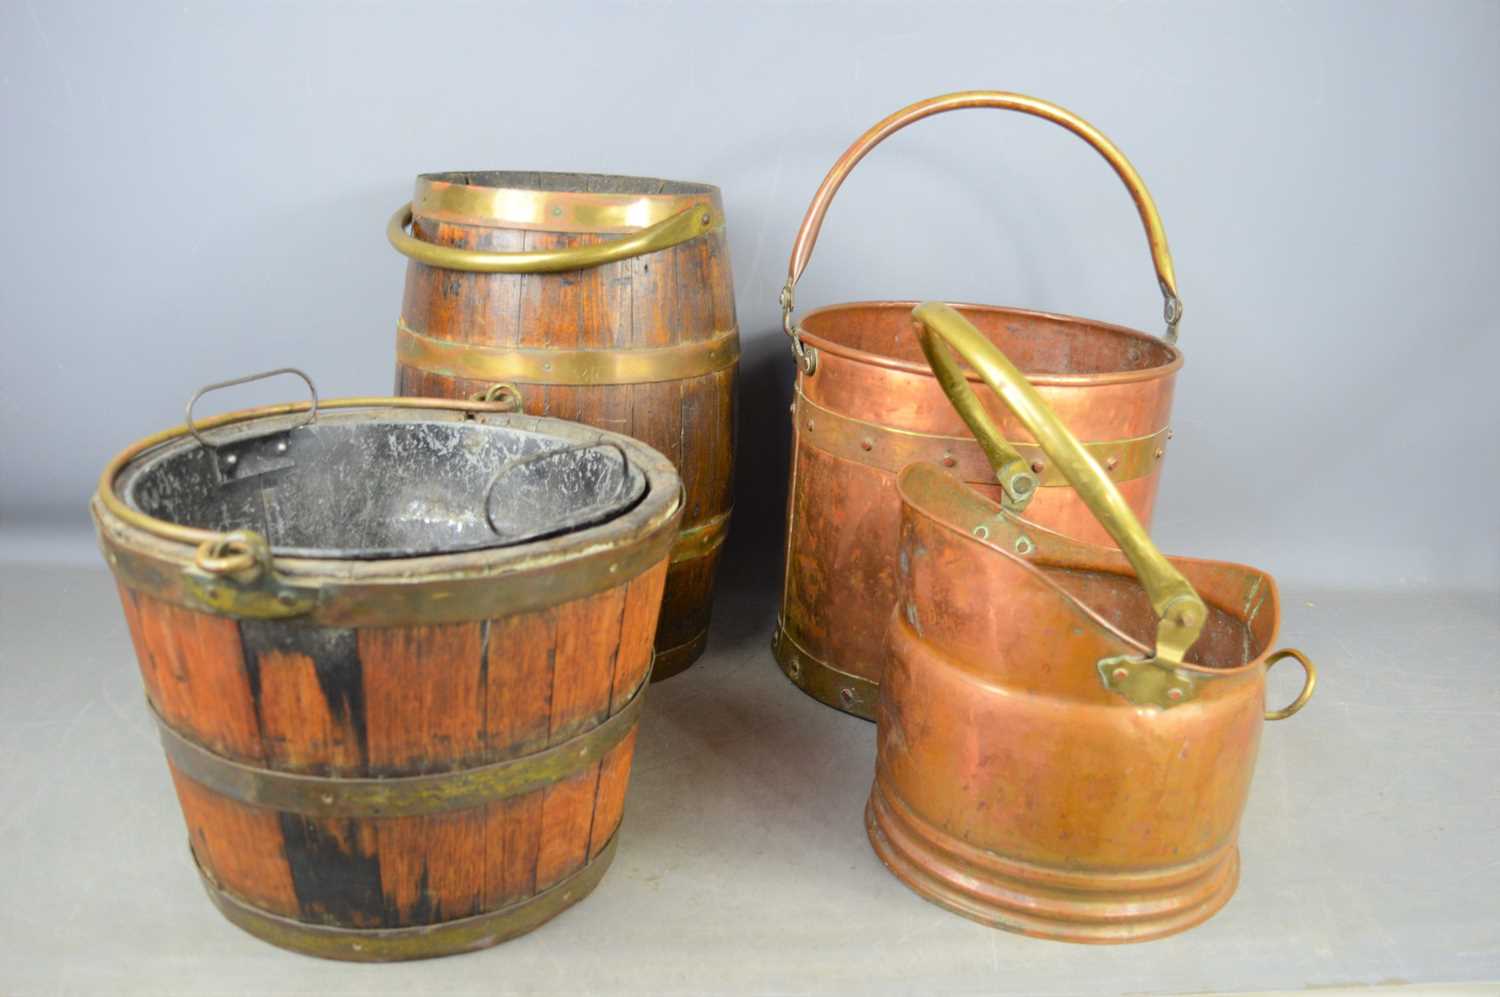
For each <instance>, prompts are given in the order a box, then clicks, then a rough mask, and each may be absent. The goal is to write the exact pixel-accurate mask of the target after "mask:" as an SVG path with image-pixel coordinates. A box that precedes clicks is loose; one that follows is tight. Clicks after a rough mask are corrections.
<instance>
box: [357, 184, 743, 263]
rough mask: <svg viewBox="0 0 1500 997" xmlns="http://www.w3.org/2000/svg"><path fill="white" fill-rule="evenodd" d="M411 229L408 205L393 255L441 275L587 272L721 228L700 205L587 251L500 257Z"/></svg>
mask: <svg viewBox="0 0 1500 997" xmlns="http://www.w3.org/2000/svg"><path fill="white" fill-rule="evenodd" d="M411 223H412V207H411V204H410V202H408V203H407V204H405V205H404V206H402V207H401V208H398V209H397V210H396V213H395V214H394V215H392V216H391V221H390V224H389V225H387V226H386V230H385V236H386V238H387V239H389V240H390V242H391V245H392V246H394V247H395V248H396V251H397V252H399V253H402V254H403V255H405V256H409V257H411V258H412V259H414V260H416V261H417V262H418V263H425V264H426V265H427V266H430V267H439V268H441V269H443V270H467V271H469V272H472V273H565V272H567V271H570V270H588V269H591V268H593V267H597V266H602V265H604V264H605V263H614V262H617V261H619V260H628V259H630V258H631V257H632V256H644V255H645V254H647V253H655V252H657V251H659V250H663V249H670V248H671V247H673V246H676V245H678V244H679V243H683V242H687V241H688V240H689V239H696V238H698V236H700V235H703V234H704V233H706V232H710V231H712V230H713V229H714V228H715V227H717V226H718V225H719V224H721V223H722V219H721V218H720V216H719V212H718V211H717V210H716V209H715V208H714V206H713V205H712V204H711V203H709V202H707V201H704V202H702V203H697V204H690V205H688V206H687V207H686V208H684V209H682V210H681V211H679V212H677V214H675V215H672V216H671V217H670V218H664V219H662V220H661V221H659V222H657V223H656V224H655V225H649V226H647V227H646V228H643V229H641V230H639V231H637V232H632V233H631V234H630V235H627V236H625V237H624V238H623V239H610V240H608V241H606V242H600V243H595V244H594V245H591V246H573V247H571V248H568V249H538V250H529V251H526V252H514V253H499V252H492V251H490V250H487V249H460V248H459V247H457V246H441V245H438V244H437V243H435V242H427V241H425V240H422V239H418V238H417V237H416V236H415V235H412V234H411V233H410V232H408V231H407V228H408V226H410V225H411Z"/></svg>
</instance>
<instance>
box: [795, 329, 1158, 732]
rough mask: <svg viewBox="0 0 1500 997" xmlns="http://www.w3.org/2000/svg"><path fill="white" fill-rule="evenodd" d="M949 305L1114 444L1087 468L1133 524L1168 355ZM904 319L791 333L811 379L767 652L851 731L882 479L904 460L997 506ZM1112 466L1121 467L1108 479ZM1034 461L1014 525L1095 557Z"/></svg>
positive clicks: (870, 684)
mask: <svg viewBox="0 0 1500 997" xmlns="http://www.w3.org/2000/svg"><path fill="white" fill-rule="evenodd" d="M956 307H957V308H958V309H959V311H961V312H962V313H963V314H964V315H965V317H967V318H968V319H969V320H970V321H971V322H973V323H974V324H975V325H976V326H978V327H979V329H980V330H981V331H983V332H984V333H985V334H986V335H987V336H988V337H989V338H990V339H991V340H992V341H993V342H995V343H996V344H997V345H999V346H1000V348H1001V349H1002V350H1003V351H1004V352H1005V354H1006V355H1008V356H1010V357H1011V358H1013V359H1014V360H1015V362H1016V364H1017V365H1018V366H1019V367H1020V368H1021V369H1022V371H1024V372H1025V373H1026V375H1027V377H1028V378H1029V379H1030V380H1031V382H1032V383H1033V384H1034V385H1036V387H1037V389H1038V390H1039V391H1040V392H1041V393H1042V395H1043V396H1044V397H1045V398H1046V400H1047V402H1048V403H1049V404H1050V405H1051V406H1052V407H1053V409H1054V410H1055V411H1056V412H1057V414H1058V416H1059V417H1060V418H1061V419H1062V421H1063V422H1064V423H1065V424H1067V426H1068V427H1069V428H1070V429H1071V430H1072V431H1073V433H1074V434H1075V435H1076V436H1078V437H1079V438H1080V439H1081V440H1083V441H1084V442H1086V443H1093V444H1104V443H1111V442H1112V441H1118V444H1119V445H1118V447H1115V448H1105V449H1103V450H1101V451H1100V462H1101V464H1103V465H1104V466H1105V467H1106V468H1107V469H1108V470H1109V473H1110V474H1111V476H1112V478H1113V479H1114V480H1115V483H1116V485H1117V486H1118V487H1119V489H1120V492H1121V493H1122V494H1123V495H1124V497H1125V499H1126V500H1127V501H1128V502H1129V504H1130V506H1131V508H1132V509H1133V510H1134V512H1135V513H1136V515H1137V516H1138V517H1139V518H1140V519H1141V520H1142V521H1143V522H1146V523H1148V524H1149V522H1150V518H1151V513H1152V507H1153V505H1154V503H1155V500H1156V491H1157V486H1158V483H1159V481H1160V478H1161V464H1162V458H1163V456H1164V454H1165V451H1166V448H1167V443H1166V440H1167V438H1168V436H1169V429H1168V423H1169V418H1170V413H1171V406H1172V392H1173V387H1174V384H1175V380H1176V375H1177V371H1178V369H1179V368H1180V367H1181V366H1182V355H1181V353H1180V352H1179V351H1178V350H1177V348H1176V347H1174V346H1171V345H1169V344H1167V343H1165V342H1163V341H1162V340H1160V339H1157V338H1155V337H1153V336H1149V335H1146V334H1145V333H1142V332H1136V331H1134V330H1131V329H1126V328H1122V327H1120V326H1115V325H1109V324H1106V323H1101V322H1094V321H1089V320H1086V319H1078V318H1070V317H1066V316H1061V315H1049V314H1042V313H1038V312H1029V311H1022V310H1018V309H1011V308H998V307H988V306H981V305H958V306H956ZM911 310H912V302H866V303H857V304H845V305H836V306H833V307H828V308H823V309H819V310H817V311H813V312H810V313H808V314H807V315H806V316H805V317H804V318H803V320H802V340H803V342H804V343H805V344H806V345H807V346H809V347H812V348H814V349H815V350H816V353H817V363H816V366H815V369H814V372H813V373H811V374H808V373H807V372H806V371H805V370H799V372H798V375H797V387H796V402H795V405H794V408H793V421H794V425H793V438H794V441H793V453H792V470H791V475H792V479H791V494H790V497H789V500H788V513H787V515H788V525H787V548H786V575H785V579H784V585H783V593H782V608H781V617H780V621H779V624H778V627H777V634H776V640H775V650H776V656H777V660H778V661H779V662H780V664H781V667H782V670H783V671H784V672H785V673H786V674H787V676H788V677H789V678H791V679H792V681H793V682H795V683H796V684H797V685H798V686H799V687H801V688H802V689H803V690H804V691H806V692H808V694H810V695H812V696H814V697H815V698H817V699H819V700H821V701H823V702H825V703H827V704H829V705H831V706H834V707H837V708H838V709H841V710H844V711H845V712H848V713H852V714H855V715H856V716H861V717H864V718H865V719H873V718H874V710H875V702H876V699H877V698H878V688H879V683H880V681H881V673H882V669H883V665H884V661H885V656H886V652H885V624H886V621H887V619H888V618H889V616H890V612H891V607H892V606H893V605H894V604H895V601H896V593H897V587H898V582H899V576H898V572H897V563H896V562H897V558H896V549H897V535H898V532H899V525H900V521H901V501H900V498H899V497H898V495H897V490H896V476H897V473H898V472H899V471H900V470H901V468H902V467H904V466H905V465H906V464H907V463H909V462H911V460H929V461H931V462H933V463H936V464H939V465H943V466H945V467H948V468H950V469H951V470H952V471H953V473H955V474H957V475H959V476H960V477H961V478H962V479H963V480H965V481H967V482H969V483H970V484H971V485H972V486H973V487H975V488H977V489H979V490H980V491H983V492H985V493H986V494H989V495H992V496H998V495H999V487H998V486H997V485H995V484H994V480H995V479H994V474H993V472H992V471H991V470H990V467H989V464H988V463H987V461H986V459H985V456H984V453H983V452H982V451H981V450H980V448H979V445H978V443H977V442H975V440H974V439H973V437H972V436H971V435H970V433H969V431H968V429H967V428H966V427H965V426H964V423H963V421H962V420H961V419H960V417H959V416H958V414H957V413H956V412H955V411H954V410H953V408H952V407H951V406H950V404H949V402H948V399H947V397H946V396H945V395H944V394H943V390H942V388H941V386H940V385H939V384H938V382H937V379H936V378H934V377H933V375H932V372H931V371H930V370H929V369H928V367H927V364H926V362H925V361H924V360H923V358H922V353H921V350H920V349H919V348H918V346H917V343H916V340H915V338H914V337H913V336H912V333H911ZM984 396H985V397H984V400H985V403H986V406H987V407H989V409H990V411H991V412H992V413H993V415H994V417H995V418H996V420H997V422H998V424H999V426H1000V428H1001V429H1002V431H1003V432H1004V434H1005V436H1006V438H1007V439H1010V440H1013V441H1016V442H1018V443H1024V442H1025V441H1029V440H1030V439H1031V437H1030V436H1029V435H1028V434H1027V433H1026V432H1025V431H1024V430H1023V429H1022V428H1021V427H1020V425H1019V424H1018V423H1017V422H1016V420H1015V419H1014V417H1012V416H1011V415H1010V413H1009V412H1008V411H1006V410H1005V409H1004V406H1003V405H1001V404H1000V403H999V402H998V401H997V400H996V399H994V398H993V396H990V395H989V394H988V393H984ZM829 414H831V415H832V418H829ZM912 434H918V435H915V436H914V435H912ZM835 437H837V438H835ZM866 444H868V447H867V446H866ZM1116 454H1123V455H1125V458H1126V459H1124V460H1122V461H1120V462H1119V463H1117V464H1116V466H1115V467H1113V468H1111V467H1110V466H1109V459H1110V456H1111V455H1116ZM1132 455H1134V456H1132ZM1037 461H1038V464H1040V465H1041V467H1040V473H1041V476H1042V484H1043V487H1042V488H1041V489H1039V490H1038V492H1037V494H1036V498H1035V499H1034V500H1033V501H1032V503H1031V505H1030V506H1029V507H1028V509H1027V518H1028V519H1031V520H1033V521H1034V522H1036V523H1039V524H1041V525H1043V526H1046V527H1049V528H1051V529H1053V530H1056V531H1058V532H1060V533H1064V534H1067V535H1069V536H1073V537H1077V538H1079V539H1083V540H1088V541H1093V542H1101V543H1107V542H1108V536H1107V534H1106V533H1105V532H1104V531H1103V529H1102V528H1101V527H1100V526H1099V525H1098V523H1097V522H1096V521H1095V520H1094V518H1093V516H1092V514H1091V513H1090V512H1089V510H1088V508H1087V507H1086V506H1085V505H1084V504H1083V503H1082V501H1081V500H1080V499H1079V498H1078V496H1077V495H1076V494H1075V493H1074V492H1073V490H1072V489H1070V488H1067V487H1065V486H1062V483H1061V482H1060V481H1054V480H1051V478H1050V476H1049V473H1048V469H1047V468H1046V460H1045V457H1041V456H1040V455H1038V458H1037ZM1033 468H1034V469H1037V465H1036V464H1034V465H1033Z"/></svg>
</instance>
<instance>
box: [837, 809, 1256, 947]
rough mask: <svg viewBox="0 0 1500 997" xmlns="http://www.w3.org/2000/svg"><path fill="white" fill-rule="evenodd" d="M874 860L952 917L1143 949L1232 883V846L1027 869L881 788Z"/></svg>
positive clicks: (869, 822) (1188, 922)
mask: <svg viewBox="0 0 1500 997" xmlns="http://www.w3.org/2000/svg"><path fill="white" fill-rule="evenodd" d="M865 829H866V831H867V832H868V833H869V835H870V844H871V845H872V846H873V847H874V849H875V854H876V855H878V856H880V860H881V861H882V862H884V863H885V865H886V868H888V869H890V870H891V872H893V873H895V875H896V878H897V879H899V880H901V881H902V882H903V883H905V884H906V885H907V886H909V887H911V888H912V889H913V890H915V891H916V892H917V893H918V894H920V895H921V896H923V897H925V898H926V899H928V900H931V901H932V902H933V903H935V904H938V905H939V906H941V907H946V908H948V909H949V910H951V911H953V912H954V913H956V914H962V915H963V916H964V917H967V918H970V919H971V920H974V921H978V922H980V923H981V924H987V925H990V926H991V927H995V928H1003V929H1005V930H1006V931H1015V932H1019V933H1020V934H1023V935H1031V936H1032V937H1035V938H1051V939H1056V940H1058V941H1066V942H1088V943H1092V944H1112V943H1119V942H1144V941H1149V940H1151V939H1153V938H1162V937H1164V936H1166V935H1173V934H1176V933H1178V932H1180V931H1186V930H1187V929H1188V928H1191V927H1193V926H1194V925H1197V924H1201V923H1202V922H1203V921H1206V920H1207V919H1208V918H1209V917H1211V916H1213V914H1214V913H1215V912H1217V911H1218V909H1219V908H1220V907H1223V906H1224V904H1225V903H1227V902H1228V901H1229V898H1230V897H1231V896H1232V895H1233V894H1234V889H1235V886H1236V885H1238V883H1239V873H1240V859H1239V847H1238V845H1237V843H1235V842H1232V841H1231V842H1230V843H1229V844H1228V845H1226V846H1225V847H1223V848H1220V849H1218V850H1217V851H1215V852H1213V853H1211V854H1210V855H1208V856H1206V857H1205V858H1203V859H1202V860H1200V861H1197V862H1194V863H1192V864H1191V865H1185V866H1174V867H1172V868H1168V869H1159V870H1151V871H1133V872H1128V873H1115V872H1107V871H1099V870H1076V869H1066V868H1061V867H1053V866H1041V865H1034V864H1032V863H1029V862H1021V861H1018V860H1015V859H1007V858H1003V857H1001V856H999V855H996V854H994V853H993V852H988V851H985V850H983V849H979V848H975V847H974V846H973V845H969V844H966V843H964V842H962V841H960V840H958V839H957V838H954V837H953V836H952V835H949V834H947V833H946V832H944V831H941V830H939V829H938V828H936V827H934V826H932V825H931V824H930V823H928V822H927V821H925V820H923V819H922V818H921V817H919V816H917V815H916V814H915V813H913V812H912V811H911V809H910V808H908V807H907V806H905V805H904V804H902V803H901V801H900V800H897V799H894V798H892V797H891V796H889V795H888V794H887V793H886V792H885V791H884V790H883V789H882V787H881V785H880V782H879V780H877V781H876V783H875V785H874V787H873V788H872V789H871V791H870V802H869V804H868V805H867V806H866V807H865Z"/></svg>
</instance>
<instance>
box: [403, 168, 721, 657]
mask: <svg viewBox="0 0 1500 997" xmlns="http://www.w3.org/2000/svg"><path fill="white" fill-rule="evenodd" d="M388 234H389V236H390V240H391V243H392V244H393V245H394V246H395V247H396V248H397V249H398V250H399V251H400V252H402V253H403V254H405V255H406V256H408V257H409V258H410V263H409V264H408V266H407V272H406V291H405V296H404V298H403V300H402V303H401V316H400V320H399V322H398V324H397V330H396V390H397V392H398V393H399V394H402V395H426V396H433V397H442V398H469V397H473V396H476V395H478V394H480V393H482V392H484V391H486V390H488V389H489V388H491V387H492V386H493V385H495V384H497V383H506V384H513V385H515V386H516V387H517V388H519V390H520V395H521V399H522V405H523V407H524V410H525V411H527V412H530V413H533V414H537V415H549V416H555V417H558V418H563V419H575V420H577V421H579V422H583V423H586V424H588V425H592V426H598V427H600V428H602V429H607V430H610V431H612V432H618V433H625V434H627V435H630V436H633V437H635V438H637V439H639V440H642V441H644V442H645V443H647V444H648V445H650V446H652V447H654V448H656V449H657V450H659V451H661V452H662V453H663V454H665V455H666V456H667V457H668V458H669V459H671V460H672V462H673V463H674V464H675V465H676V466H677V468H678V471H679V473H680V474H681V476H682V480H683V485H684V487H685V489H686V495H687V498H686V503H685V506H684V510H683V518H682V527H681V531H682V532H681V535H680V536H679V537H678V540H677V543H676V545H675V546H674V547H673V549H672V556H671V567H670V568H669V569H668V572H667V583H666V591H665V596H664V599H663V606H662V613H661V619H660V622H659V628H658V631H657V635H656V665H655V667H654V669H653V676H654V677H655V678H664V677H667V676H669V675H673V674H676V673H677V672H679V671H681V670H682V669H684V668H686V667H687V666H688V665H690V664H692V662H693V661H694V660H696V659H697V657H698V656H699V655H700V654H701V653H702V651H703V648H704V645H705V642H706V640H707V637H708V623H709V615H710V610H711V607H712V600H713V590H714V576H715V570H716V567H717V564H718V558H719V550H720V546H721V544H722V543H723V541H724V538H725V535H726V533H727V530H728V526H729V514H730V507H731V504H732V488H733V477H734V445H735V404H736V394H735V392H736V372H737V365H738V361H739V353H740V347H739V332H738V325H737V322H736V319H735V308H734V286H733V280H732V276H731V274H730V267H729V248H728V243H727V242H726V237H725V231H724V208H723V204H722V201H721V198H720V195H719V190H718V188H717V187H712V186H709V185H707V184H697V183H678V182H675V181H669V180H655V179H646V178H641V177H619V176H601V175H595V174H577V173H527V172H460V173H433V174H425V175H423V176H419V177H418V178H417V182H416V190H415V193H414V195H413V198H412V202H411V204H410V205H408V206H407V207H405V208H403V209H401V210H400V211H398V212H397V213H396V215H395V217H393V218H392V219H391V224H390V226H389V231H388Z"/></svg>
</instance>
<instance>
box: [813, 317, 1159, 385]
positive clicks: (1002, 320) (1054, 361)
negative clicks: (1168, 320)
mask: <svg viewBox="0 0 1500 997" xmlns="http://www.w3.org/2000/svg"><path fill="white" fill-rule="evenodd" d="M913 307H914V303H913V302H899V301H891V302H869V303H863V304H850V305H837V306H834V307H831V308H824V309H820V310H818V311H815V312H810V313H809V314H808V315H807V316H806V317H805V318H804V319H803V320H802V327H803V329H804V330H805V331H806V332H807V334H808V335H810V336H813V337H815V338H817V339H820V340H824V341H826V342H828V343H832V344H834V345H835V347H843V348H844V349H846V350H850V351H858V352H861V353H872V354H875V355H876V356H882V357H889V358H890V359H893V360H900V361H903V362H905V363H910V364H915V365H918V366H920V367H922V368H924V369H925V368H926V366H927V360H926V358H925V357H923V355H922V347H921V345H920V344H919V343H918V342H917V337H916V335H915V333H913V331H912V317H911V310H912V308H913ZM954 307H956V308H957V309H958V311H960V312H962V313H963V316H964V318H966V319H968V320H969V321H970V322H972V323H974V325H975V327H976V328H978V329H979V331H980V332H982V333H984V335H985V336H986V337H987V338H988V339H989V340H990V341H991V342H992V343H994V344H995V345H996V346H998V347H999V348H1000V350H1001V352H1003V353H1004V354H1005V355H1006V356H1007V357H1009V358H1010V360H1011V362H1012V363H1014V364H1015V365H1016V366H1017V367H1019V368H1020V369H1021V371H1022V373H1025V374H1027V375H1037V374H1116V373H1123V372H1130V371H1150V370H1154V369H1156V368H1160V367H1166V366H1168V365H1170V364H1172V363H1173V362H1175V361H1176V359H1177V357H1178V353H1177V351H1176V350H1175V349H1174V348H1173V347H1171V346H1169V345H1168V344H1166V343H1164V342H1162V341H1161V340H1159V339H1156V338H1155V337H1153V336H1148V335H1146V334H1145V333H1142V332H1136V331H1134V330H1131V329H1125V328H1122V327H1120V326H1114V325H1107V324H1104V323H1099V322H1091V321H1089V320H1087V319H1079V318H1070V317H1068V316H1063V315H1045V314H1042V313H1039V312H1027V311H1020V310H1016V309H1010V308H990V307H975V306H972V305H956V306H954Z"/></svg>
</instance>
